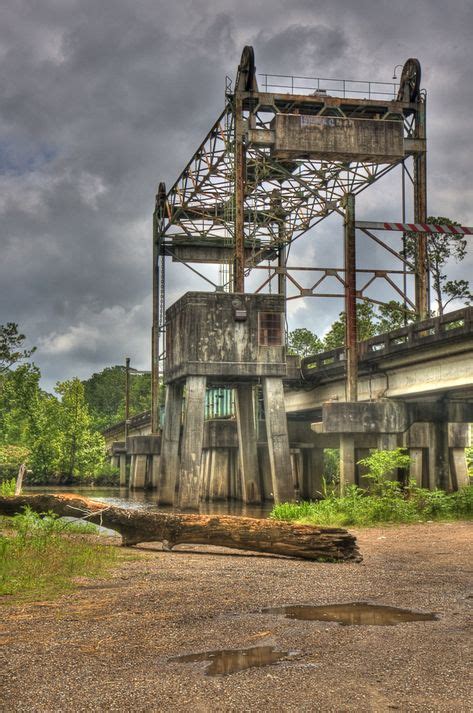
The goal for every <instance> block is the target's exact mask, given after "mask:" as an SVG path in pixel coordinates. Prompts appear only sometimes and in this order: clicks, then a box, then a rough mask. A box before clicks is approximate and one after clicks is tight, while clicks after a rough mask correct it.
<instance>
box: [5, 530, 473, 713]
mask: <svg viewBox="0 0 473 713" xmlns="http://www.w3.org/2000/svg"><path fill="white" fill-rule="evenodd" d="M353 532H355V534H356V535H357V537H358V540H359V545H360V549H361V551H362V553H363V556H364V561H363V563H362V564H342V565H336V564H318V563H317V564H315V563H310V562H302V561H292V560H286V559H281V558H274V557H269V556H252V555H245V554H243V553H236V552H235V553H232V554H231V555H228V554H223V552H224V550H221V549H217V548H213V549H212V550H211V551H210V549H209V548H205V547H197V546H196V547H185V546H183V547H182V549H181V551H180V552H179V551H176V552H172V553H168V552H162V551H160V550H159V548H158V547H157V546H154V545H153V546H151V545H150V546H147V547H143V548H140V549H139V552H140V553H141V554H140V557H139V559H138V560H136V561H131V562H127V563H124V564H123V565H121V566H120V567H119V568H118V569H117V570H116V571H115V573H114V574H113V575H112V577H111V578H109V579H104V580H101V581H100V580H97V581H88V580H84V581H82V582H81V583H80V586H79V589H78V590H76V591H74V592H71V593H70V594H66V595H64V596H62V597H61V598H60V599H58V600H57V601H55V602H52V603H41V604H34V603H33V604H27V605H23V606H4V607H3V608H2V634H1V640H0V643H1V644H2V646H1V648H0V652H1V654H2V658H3V663H2V674H3V675H2V682H1V689H2V690H1V700H2V701H3V703H4V706H5V708H4V709H5V710H9V711H26V710H28V711H38V712H39V711H41V712H42V713H43V712H44V711H59V710H68V711H104V710H106V711H114V710H117V711H118V710H121V711H123V710H125V711H127V710H133V711H143V712H144V711H202V712H203V711H213V710H218V711H261V710H272V711H314V710H320V711H334V712H335V711H337V712H338V711H388V710H392V709H399V710H402V711H452V710H453V711H466V710H468V709H469V708H470V706H471V689H470V690H469V689H468V681H469V676H470V667H469V666H470V664H469V662H468V658H467V648H468V642H469V639H468V635H467V627H468V624H469V623H470V624H471V620H472V610H473V598H472V597H473V592H472V589H471V540H472V535H473V525H472V524H471V523H466V522H454V523H427V524H419V525H409V526H406V525H405V526H390V527H384V528H372V529H371V528H370V529H360V530H353ZM137 549H138V548H134V551H136V550H137ZM355 601H356V602H359V601H369V602H372V603H374V604H384V605H391V606H397V607H403V608H409V609H413V610H416V611H420V612H433V613H435V614H436V615H437V616H438V619H437V620H435V621H418V622H409V623H402V624H399V625H396V626H340V625H338V624H335V623H326V622H316V621H298V620H291V619H287V618H285V617H283V616H281V615H278V614H274V613H263V612H262V609H264V608H265V607H278V606H282V605H287V604H314V605H317V604H333V603H344V602H355ZM271 645H272V646H275V648H276V649H277V650H278V651H283V652H287V653H288V655H287V657H286V660H283V661H281V662H280V663H277V664H274V665H272V666H264V667H261V668H250V669H247V670H245V671H241V672H239V673H235V674H231V675H227V676H216V677H210V676H205V675H204V669H205V667H206V665H207V664H206V663H205V662H200V663H199V662H197V663H186V664H182V663H178V662H173V661H170V659H171V658H173V657H176V656H180V655H183V654H192V653H198V652H202V651H209V650H214V649H232V648H237V649H242V648H246V647H256V646H271ZM207 663H208V662H207Z"/></svg>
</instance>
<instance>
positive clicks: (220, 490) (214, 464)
mask: <svg viewBox="0 0 473 713" xmlns="http://www.w3.org/2000/svg"><path fill="white" fill-rule="evenodd" d="M228 460H229V459H228V452H227V451H226V450H225V449H224V448H215V449H214V450H213V451H212V457H211V466H210V483H209V495H210V500H227V499H228V497H229V494H230V493H229V472H228V466H229V462H228Z"/></svg>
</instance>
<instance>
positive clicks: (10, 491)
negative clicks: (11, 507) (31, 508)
mask: <svg viewBox="0 0 473 713" xmlns="http://www.w3.org/2000/svg"><path fill="white" fill-rule="evenodd" d="M15 487H16V479H15V478H10V480H3V481H2V482H1V483H0V496H1V497H2V498H8V497H10V495H15Z"/></svg>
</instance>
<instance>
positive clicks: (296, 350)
mask: <svg viewBox="0 0 473 713" xmlns="http://www.w3.org/2000/svg"><path fill="white" fill-rule="evenodd" d="M356 316H357V328H358V341H362V340H363V339H369V338H370V337H375V336H377V335H378V334H383V333H385V332H390V331H392V330H393V329H398V328H399V327H403V326H404V324H407V323H408V322H412V321H413V319H414V314H413V313H411V312H409V311H406V310H405V309H404V306H403V305H402V304H401V303H400V302H396V301H394V300H392V301H391V302H388V303H387V304H385V305H379V306H378V307H377V308H375V307H374V305H372V304H370V303H369V302H361V303H359V304H357V306H356ZM344 344H345V312H340V314H339V317H338V319H337V320H335V322H334V323H333V324H332V326H331V327H330V329H329V331H328V332H327V334H326V335H325V338H324V339H320V338H319V337H318V336H317V335H316V334H314V332H311V331H310V329H306V328H299V329H294V330H293V331H292V332H289V338H288V348H289V353H290V354H298V355H299V356H300V357H305V356H310V355H312V354H318V353H320V352H323V351H328V350H330V349H336V348H337V347H343V345H344Z"/></svg>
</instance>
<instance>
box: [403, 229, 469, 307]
mask: <svg viewBox="0 0 473 713" xmlns="http://www.w3.org/2000/svg"><path fill="white" fill-rule="evenodd" d="M427 223H433V224H434V225H448V224H451V225H460V223H456V222H455V221H454V220H450V218H445V217H443V216H432V215H429V217H428V218H427ZM417 241H418V235H417V233H410V232H409V233H406V238H405V246H406V249H405V256H406V257H407V258H408V259H409V260H411V261H414V260H415V254H416V246H417ZM466 251H467V240H466V238H465V237H463V236H462V235H448V234H445V233H429V236H428V240H427V261H428V264H429V272H430V275H431V284H432V291H433V293H434V296H435V300H436V302H437V309H438V313H439V314H443V313H444V310H445V307H447V305H448V304H450V302H453V301H454V300H462V301H463V302H464V303H465V304H471V301H472V300H473V294H472V293H471V292H470V284H469V282H468V280H448V279H447V274H446V268H447V263H448V262H449V260H452V259H453V260H455V261H456V262H461V261H462V260H463V259H464V258H465V256H466Z"/></svg>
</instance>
